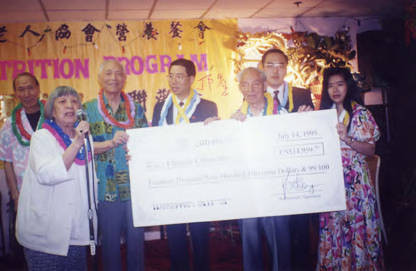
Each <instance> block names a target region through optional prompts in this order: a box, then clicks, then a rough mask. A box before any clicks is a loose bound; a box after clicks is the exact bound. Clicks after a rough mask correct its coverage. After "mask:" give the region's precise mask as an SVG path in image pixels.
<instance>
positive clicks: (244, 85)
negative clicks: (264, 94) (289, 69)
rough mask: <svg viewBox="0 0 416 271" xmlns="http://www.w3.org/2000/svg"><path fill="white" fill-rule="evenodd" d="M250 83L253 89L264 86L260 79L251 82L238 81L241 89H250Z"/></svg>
mask: <svg viewBox="0 0 416 271" xmlns="http://www.w3.org/2000/svg"><path fill="white" fill-rule="evenodd" d="M250 85H251V87H253V88H255V89H259V88H263V87H264V83H263V82H261V81H254V82H253V83H251V84H250V83H247V82H242V83H240V89H241V90H243V91H246V90H249V89H250Z"/></svg>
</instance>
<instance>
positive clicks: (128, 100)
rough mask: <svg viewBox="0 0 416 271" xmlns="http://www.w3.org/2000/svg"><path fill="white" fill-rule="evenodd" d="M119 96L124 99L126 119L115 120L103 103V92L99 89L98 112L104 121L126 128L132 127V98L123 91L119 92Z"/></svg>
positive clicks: (133, 112) (133, 108)
mask: <svg viewBox="0 0 416 271" xmlns="http://www.w3.org/2000/svg"><path fill="white" fill-rule="evenodd" d="M121 97H122V98H123V99H124V104H125V106H126V114H127V118H128V120H126V121H117V120H116V119H115V118H114V117H113V116H111V115H110V113H108V110H107V107H106V106H105V103H104V92H103V90H102V89H101V90H100V93H99V94H98V112H100V115H101V116H102V117H103V119H104V121H105V122H107V123H108V124H111V125H114V126H118V127H121V128H124V129H128V128H131V127H133V125H134V115H135V106H134V102H133V99H132V98H131V97H130V96H129V95H126V94H125V93H124V92H123V91H122V92H121Z"/></svg>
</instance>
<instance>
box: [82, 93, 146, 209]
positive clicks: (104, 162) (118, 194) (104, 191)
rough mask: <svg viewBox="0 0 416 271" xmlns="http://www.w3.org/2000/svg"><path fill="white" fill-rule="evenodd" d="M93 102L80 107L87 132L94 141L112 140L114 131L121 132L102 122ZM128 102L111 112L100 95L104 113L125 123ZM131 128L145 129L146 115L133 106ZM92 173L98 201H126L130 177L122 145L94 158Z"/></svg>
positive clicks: (106, 101)
mask: <svg viewBox="0 0 416 271" xmlns="http://www.w3.org/2000/svg"><path fill="white" fill-rule="evenodd" d="M97 102H98V101H97V99H93V100H92V101H89V102H87V103H85V104H84V109H85V111H86V112H87V114H88V121H89V123H90V131H91V135H92V137H93V140H94V141H95V142H102V141H106V140H111V139H113V137H114V135H115V133H116V132H117V131H124V130H125V129H123V128H120V127H118V126H115V125H111V124H109V123H106V122H105V121H104V119H103V117H102V116H101V114H100V113H99V112H98V107H97ZM126 102H128V101H124V100H122V101H121V102H120V105H119V107H118V110H117V112H115V113H114V112H113V111H112V109H111V106H110V105H109V104H108V100H107V99H106V97H105V96H104V103H105V106H106V108H107V110H108V112H109V113H110V114H111V115H112V116H113V117H114V118H115V119H116V120H117V121H126V120H127V114H126V106H125V103H126ZM135 107H136V110H135V116H134V126H133V127H132V128H141V127H147V126H148V124H147V120H146V116H145V115H144V111H143V108H142V107H141V106H140V105H139V104H137V103H135ZM95 164H96V173H97V177H98V180H99V182H98V200H100V201H116V200H117V199H120V200H122V201H125V200H129V199H130V175H129V168H128V165H127V161H126V151H125V150H124V148H123V145H119V146H118V147H116V148H112V149H110V150H108V151H106V152H104V153H101V154H98V155H96V156H95Z"/></svg>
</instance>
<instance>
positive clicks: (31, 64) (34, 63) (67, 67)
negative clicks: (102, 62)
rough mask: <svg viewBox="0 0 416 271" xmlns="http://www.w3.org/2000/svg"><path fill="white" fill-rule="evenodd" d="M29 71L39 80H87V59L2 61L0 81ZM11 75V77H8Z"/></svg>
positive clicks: (88, 73) (0, 64)
mask: <svg viewBox="0 0 416 271" xmlns="http://www.w3.org/2000/svg"><path fill="white" fill-rule="evenodd" d="M24 71H29V72H30V73H32V74H35V75H36V74H39V73H40V78H41V79H48V78H51V77H52V76H51V74H52V73H53V79H59V78H65V79H70V78H77V79H78V78H80V77H84V78H89V77H90V69H89V59H88V58H86V59H79V58H75V59H69V58H64V59H58V58H56V59H33V60H32V59H30V60H27V61H23V60H4V61H0V80H2V81H5V80H12V79H14V78H15V77H16V76H17V75H18V74H19V73H21V72H24ZM10 75H11V76H10Z"/></svg>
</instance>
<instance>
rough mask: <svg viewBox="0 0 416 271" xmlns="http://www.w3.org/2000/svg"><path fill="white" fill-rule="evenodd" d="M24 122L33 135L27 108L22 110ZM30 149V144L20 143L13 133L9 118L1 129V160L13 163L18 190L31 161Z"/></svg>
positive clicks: (25, 127) (26, 128)
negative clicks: (26, 111)
mask: <svg viewBox="0 0 416 271" xmlns="http://www.w3.org/2000/svg"><path fill="white" fill-rule="evenodd" d="M22 124H23V127H24V129H25V130H26V131H27V132H28V133H29V134H30V135H32V134H33V129H32V126H30V122H29V120H28V118H27V116H26V113H25V110H22ZM29 150H30V148H29V146H23V145H21V144H20V143H19V141H18V140H17V138H16V136H15V135H14V134H13V130H12V121H11V118H10V117H9V118H7V119H6V122H5V123H4V125H3V127H2V128H1V130H0V160H3V161H6V162H11V163H13V169H14V173H15V175H16V181H17V189H18V190H20V187H21V186H22V181H23V175H24V173H25V170H26V166H27V163H28V161H29Z"/></svg>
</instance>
